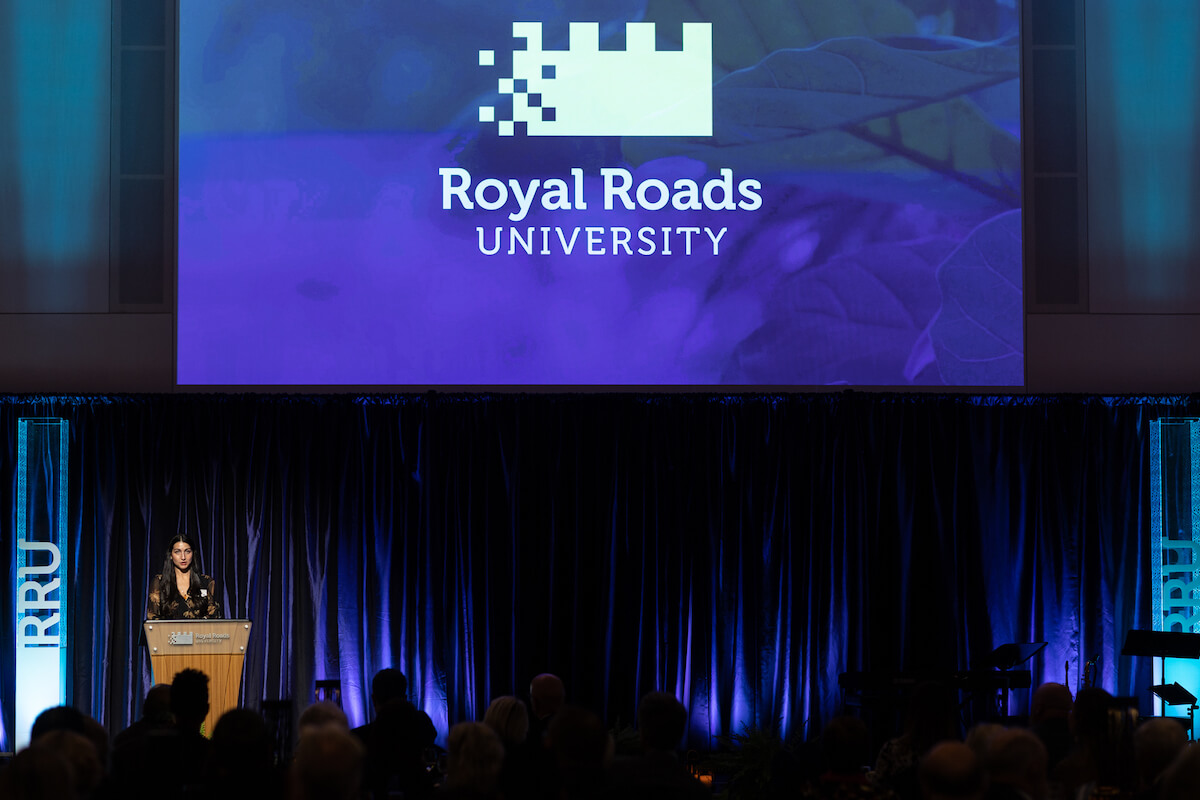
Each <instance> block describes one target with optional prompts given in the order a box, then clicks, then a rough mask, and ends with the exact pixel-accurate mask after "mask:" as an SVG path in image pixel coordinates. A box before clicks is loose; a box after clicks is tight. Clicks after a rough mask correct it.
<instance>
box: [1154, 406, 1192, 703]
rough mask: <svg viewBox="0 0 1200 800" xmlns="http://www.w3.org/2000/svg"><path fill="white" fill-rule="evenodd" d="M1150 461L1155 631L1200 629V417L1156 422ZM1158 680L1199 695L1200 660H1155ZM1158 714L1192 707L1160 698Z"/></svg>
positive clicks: (1189, 631) (1185, 631)
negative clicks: (1177, 684) (1165, 702)
mask: <svg viewBox="0 0 1200 800" xmlns="http://www.w3.org/2000/svg"><path fill="white" fill-rule="evenodd" d="M1150 459H1151V464H1150V501H1151V509H1152V510H1151V515H1150V535H1151V542H1152V544H1153V546H1152V547H1151V548H1150V553H1151V556H1150V557H1151V564H1152V566H1151V569H1152V570H1153V574H1152V581H1151V586H1152V591H1153V598H1152V611H1151V615H1152V618H1153V626H1154V630H1156V631H1176V632H1183V633H1200V419H1191V418H1174V419H1172V418H1163V419H1156V420H1152V421H1151V423H1150ZM1154 682H1155V683H1156V684H1162V683H1175V682H1178V683H1179V684H1180V685H1181V686H1183V688H1185V689H1187V690H1188V691H1189V692H1191V693H1192V694H1198V693H1200V662H1197V661H1196V660H1194V659H1186V658H1166V659H1155V660H1154ZM1154 713H1155V714H1156V715H1157V714H1162V715H1164V716H1172V717H1182V716H1187V707H1186V706H1182V705H1175V706H1163V705H1162V701H1161V700H1159V698H1158V697H1155V698H1154Z"/></svg>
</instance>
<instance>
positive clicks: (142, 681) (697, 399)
mask: <svg viewBox="0 0 1200 800" xmlns="http://www.w3.org/2000/svg"><path fill="white" fill-rule="evenodd" d="M1190 402H1191V401H1190V400H1189V399H1186V398H1100V397H1052V398H1026V397H967V396H924V395H885V394H862V393H844V394H829V395H787V396H730V395H719V396H716V395H684V394H678V395H571V396H563V395H470V396H452V395H437V394H429V395H419V396H319V397H293V396H218V395H208V396H189V395H179V396H163V397H158V396H149V397H124V396H115V397H53V398H30V397H10V398H5V399H0V432H2V434H0V436H2V437H3V438H2V439H0V442H2V443H3V447H2V448H0V479H2V484H0V508H4V509H6V511H5V515H4V517H2V518H0V519H2V520H3V522H4V525H3V527H2V528H0V553H2V554H3V556H2V558H3V559H4V560H5V561H6V562H8V563H10V564H11V559H12V552H13V546H14V543H13V539H12V531H13V528H14V515H13V512H12V511H11V510H12V509H13V507H14V502H13V500H14V494H15V477H14V476H15V462H16V454H17V452H16V428H17V419H18V418H19V417H24V416H62V417H64V418H65V419H67V420H69V421H70V424H71V454H70V475H69V478H68V479H69V490H70V497H71V501H70V515H69V519H70V526H71V534H70V535H71V541H72V546H71V552H70V560H69V570H70V572H71V574H72V575H73V576H74V579H73V580H72V582H71V585H70V587H69V588H68V589H67V597H68V601H69V603H70V606H71V608H72V609H73V610H74V613H73V617H72V623H71V628H70V631H71V636H72V651H71V663H72V664H73V667H74V682H73V698H72V700H73V703H74V704H75V705H76V706H78V707H79V708H81V709H84V710H86V711H89V712H90V713H91V714H92V715H94V716H95V717H96V718H98V719H99V720H101V721H102V722H103V723H105V724H106V725H107V726H108V727H109V728H110V729H112V730H114V731H115V730H117V729H120V728H121V727H124V726H125V725H127V724H128V723H129V722H130V721H131V720H132V719H134V718H136V716H137V714H138V712H139V709H140V703H141V697H142V696H143V694H144V693H145V691H146V689H147V688H148V687H149V684H150V674H149V666H148V658H147V656H146V653H145V650H144V647H142V646H139V632H140V628H141V622H142V618H143V614H144V609H145V601H146V590H147V585H148V582H149V579H150V576H151V575H153V574H154V573H155V572H157V571H158V569H159V567H160V566H161V564H162V558H163V554H164V551H165V543H166V540H167V539H168V538H169V537H170V536H171V535H172V534H174V533H175V532H176V531H179V530H186V531H188V532H190V533H192V534H194V535H195V536H196V537H197V539H198V542H199V548H200V557H201V566H202V568H203V569H204V570H205V571H206V572H210V573H212V574H213V575H214V576H216V577H217V579H218V581H219V583H220V587H221V593H222V595H223V597H222V598H221V599H222V602H223V605H224V608H225V609H226V613H227V615H228V616H235V617H248V618H250V619H252V620H253V621H254V630H253V635H252V639H251V646H250V649H249V654H248V656H247V660H246V671H245V678H244V681H243V694H244V696H243V700H244V703H245V704H247V705H249V706H251V707H258V706H259V704H260V703H261V701H263V700H264V699H267V700H273V699H280V698H291V699H293V701H294V702H295V703H296V705H297V706H298V707H303V706H304V705H306V704H307V703H308V702H310V701H311V699H312V696H313V682H314V681H315V680H317V679H325V678H336V679H340V681H341V687H342V698H343V702H344V705H345V708H346V710H347V713H348V714H349V715H350V717H351V721H352V722H353V723H355V724H358V723H361V722H362V721H364V719H365V716H366V714H367V709H366V707H365V706H366V703H367V687H368V686H369V680H370V677H371V675H372V674H373V673H374V672H375V671H376V670H378V669H380V668H382V667H384V666H388V665H394V666H397V667H399V668H401V669H403V670H404V671H405V673H406V674H407V675H408V676H409V680H410V684H411V685H412V687H413V693H414V694H415V696H416V699H417V702H418V703H419V704H420V705H421V706H423V707H424V708H425V709H426V710H427V711H428V712H429V713H430V715H431V716H432V717H433V719H434V722H435V723H436V725H437V726H438V729H439V731H440V734H441V735H442V737H444V736H445V733H446V731H447V730H448V727H449V725H451V724H453V723H454V722H457V721H459V720H463V719H468V718H478V717H480V716H481V715H482V712H483V710H484V709H485V708H486V706H487V703H488V701H489V700H490V698H492V697H494V696H497V695H501V694H510V693H511V694H517V695H525V694H526V688H527V686H528V682H529V679H530V677H531V676H533V675H534V674H536V673H538V672H542V671H553V672H556V673H558V674H560V675H562V676H563V677H564V679H565V681H566V684H567V687H568V694H569V698H570V699H571V700H572V701H574V702H577V703H580V704H582V705H585V706H589V707H591V708H594V709H596V710H598V711H600V712H602V714H603V716H605V717H606V718H607V720H608V722H610V723H612V724H616V723H617V722H618V720H619V721H620V722H622V723H625V724H627V723H629V722H631V721H632V716H633V711H634V708H635V706H636V702H637V699H638V697H639V696H640V695H641V694H643V693H644V692H646V691H649V690H651V689H663V690H666V691H670V692H674V693H676V695H677V696H679V697H680V698H681V699H683V700H684V702H685V703H686V704H687V705H688V708H689V710H690V714H691V743H692V744H693V746H699V747H707V746H709V745H711V744H712V743H713V740H712V738H711V737H713V736H715V735H717V734H727V733H731V732H735V731H738V730H739V729H740V727H741V726H742V725H743V724H751V725H758V726H762V727H766V726H769V725H772V724H778V725H780V726H782V729H783V730H784V732H786V733H789V734H792V735H797V736H802V735H806V734H808V733H811V732H815V731H816V730H817V729H819V726H820V724H821V722H822V720H826V719H828V718H829V717H830V716H831V715H833V714H836V713H838V712H840V711H841V710H842V702H843V696H842V693H841V691H840V690H839V687H838V676H839V674H840V673H842V672H845V671H877V672H892V671H896V670H909V671H920V670H930V671H952V670H957V669H965V668H969V667H972V666H974V665H978V664H979V663H980V659H982V658H983V657H984V656H985V655H986V654H987V653H989V652H990V651H991V650H992V649H993V648H994V647H995V646H997V645H999V644H1002V643H1006V642H1025V641H1040V640H1045V641H1047V642H1049V646H1048V647H1047V648H1046V650H1045V651H1044V652H1043V654H1042V655H1041V656H1039V657H1038V658H1037V659H1035V661H1034V662H1033V663H1032V665H1031V666H1032V667H1033V668H1034V681H1035V683H1037V682H1039V681H1041V680H1056V681H1062V680H1063V679H1064V666H1065V672H1066V673H1067V674H1068V675H1069V680H1070V681H1071V685H1072V688H1075V686H1076V685H1077V682H1078V680H1079V677H1080V673H1081V672H1082V670H1083V664H1084V662H1085V661H1086V660H1087V659H1088V658H1089V657H1090V656H1091V655H1092V654H1095V653H1098V654H1100V659H1099V678H1098V681H1097V683H1098V685H1100V686H1103V687H1104V688H1107V689H1109V690H1110V691H1112V692H1114V693H1116V694H1122V695H1136V696H1138V697H1139V698H1140V699H1141V700H1142V701H1143V702H1144V703H1146V702H1148V700H1149V695H1148V694H1147V692H1146V688H1147V687H1148V686H1149V684H1150V683H1151V680H1150V669H1151V664H1150V660H1149V659H1133V658H1122V657H1121V656H1120V655H1119V650H1120V646H1121V642H1122V640H1123V637H1124V635H1125V632H1126V630H1128V629H1129V628H1134V627H1149V615H1150V598H1149V585H1150V582H1149V577H1150V576H1149V569H1150V567H1149V564H1150V561H1149V552H1150V551H1149V531H1150V527H1149V514H1150V509H1149V502H1150V490H1149V474H1150V473H1149V455H1148V431H1147V426H1148V423H1149V421H1150V420H1151V419H1153V418H1155V417H1157V416H1179V415H1183V414H1185V413H1189V411H1188V410H1189V409H1191V413H1194V412H1195V410H1196V409H1195V408H1194V407H1193V406H1191V405H1189V403H1190ZM8 574H9V575H10V577H11V575H12V572H11V567H10V572H9V573H8ZM11 595H12V592H5V593H3V596H2V597H0V640H2V641H7V642H11V641H13V633H14V632H13V625H14V618H15V613H14V605H13V598H12V596H11ZM0 675H2V680H0V707H2V709H3V715H2V718H3V721H4V724H5V726H6V730H7V729H8V728H11V725H12V724H13V722H12V701H13V684H12V677H11V671H10V670H8V669H4V670H3V671H0ZM1027 699H1028V693H1027V692H1024V693H1021V692H1017V693H1014V695H1013V701H1014V703H1015V704H1016V706H1015V707H1014V708H1013V710H1014V711H1021V710H1023V709H1022V708H1021V706H1022V704H1025V703H1027ZM6 738H7V741H8V743H9V746H10V747H11V743H12V737H11V736H9V737H6Z"/></svg>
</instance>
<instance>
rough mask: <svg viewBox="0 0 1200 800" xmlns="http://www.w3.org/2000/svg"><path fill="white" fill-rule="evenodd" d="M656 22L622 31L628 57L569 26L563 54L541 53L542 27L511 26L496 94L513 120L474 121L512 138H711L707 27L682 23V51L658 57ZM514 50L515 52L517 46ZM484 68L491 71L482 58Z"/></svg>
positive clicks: (591, 30)
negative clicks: (508, 62)
mask: <svg viewBox="0 0 1200 800" xmlns="http://www.w3.org/2000/svg"><path fill="white" fill-rule="evenodd" d="M654 36H655V26H654V23H653V22H628V23H626V24H625V49H624V50H601V49H600V25H599V23H596V22H572V23H571V24H570V47H569V49H567V50H543V49H542V23H540V22H514V23H513V38H514V39H517V40H521V39H523V40H524V43H525V46H524V48H523V49H515V50H514V51H513V57H512V65H513V66H512V75H511V76H500V77H499V78H498V79H497V84H496V86H497V89H498V90H499V92H500V94H501V95H505V96H509V97H511V98H512V114H511V118H505V119H497V118H496V107H495V106H490V105H483V106H480V107H479V121H480V122H482V123H495V125H496V130H497V133H498V134H499V135H500V136H513V135H515V134H516V133H517V130H518V127H517V126H518V123H524V125H522V126H521V127H522V128H524V130H525V134H526V135H527V136H689V137H702V136H712V123H713V111H712V24H711V23H708V22H685V23H683V49H682V50H658V49H657V48H656V47H655V43H654ZM518 47H519V45H518ZM479 65H480V66H481V67H495V66H496V51H495V50H480V51H479Z"/></svg>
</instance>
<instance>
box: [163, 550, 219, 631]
mask: <svg viewBox="0 0 1200 800" xmlns="http://www.w3.org/2000/svg"><path fill="white" fill-rule="evenodd" d="M198 555H199V553H198V552H197V551H196V548H195V545H193V544H192V539H191V537H190V536H188V535H187V534H186V533H177V534H175V536H174V537H173V538H172V539H171V542H170V544H169V545H168V546H167V557H166V559H165V560H164V561H163V567H162V572H161V573H159V574H158V575H155V576H154V578H153V579H152V580H151V581H150V596H149V599H148V600H147V601H146V619H223V615H222V614H221V604H220V602H218V600H217V583H216V581H214V580H213V579H212V578H210V577H209V576H208V575H204V574H201V572H200V566H199V563H198V561H197V560H196V558H197V556H198Z"/></svg>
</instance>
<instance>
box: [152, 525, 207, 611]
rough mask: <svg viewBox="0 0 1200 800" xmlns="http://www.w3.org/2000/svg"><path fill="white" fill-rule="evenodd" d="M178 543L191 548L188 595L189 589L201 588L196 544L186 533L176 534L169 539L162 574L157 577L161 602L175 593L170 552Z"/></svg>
mask: <svg viewBox="0 0 1200 800" xmlns="http://www.w3.org/2000/svg"><path fill="white" fill-rule="evenodd" d="M180 542H183V543H184V544H186V545H187V546H188V547H190V548H192V565H191V567H189V568H188V582H189V587H190V588H189V593H190V590H191V589H200V588H202V586H201V583H200V550H199V548H197V547H196V543H195V542H193V541H192V537H191V536H189V535H188V534H186V533H177V534H175V535H174V536H172V537H171V541H169V542H167V557H166V558H165V559H163V568H162V574H161V575H160V576H159V581H160V583H159V591H160V592H161V593H162V598H163V600H166V599H167V598H168V597H170V596H171V592H173V591H175V562H173V561H172V560H171V551H172V550H173V549H175V545H177V544H179V543H180Z"/></svg>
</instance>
